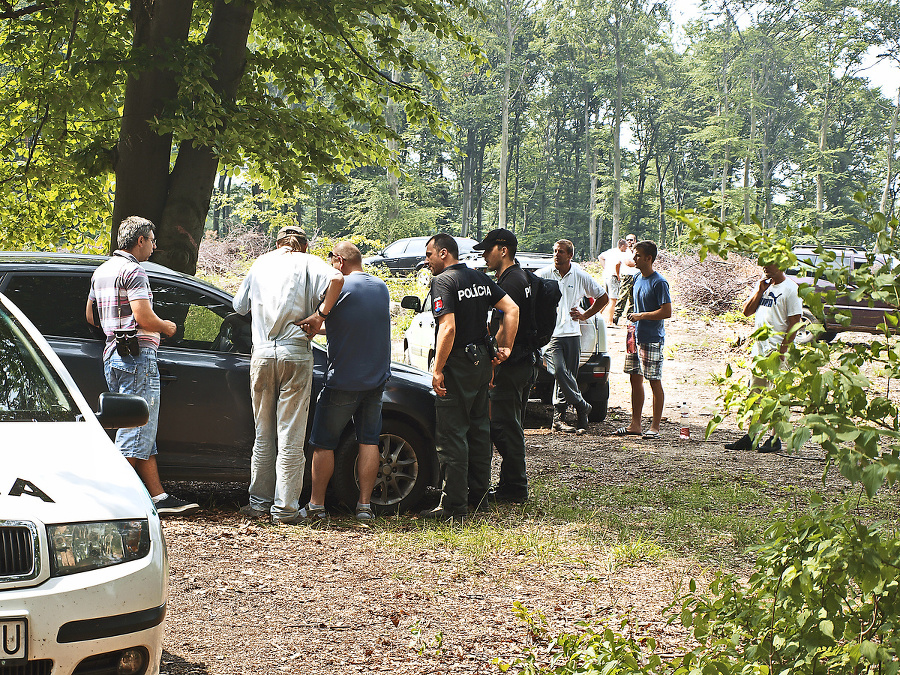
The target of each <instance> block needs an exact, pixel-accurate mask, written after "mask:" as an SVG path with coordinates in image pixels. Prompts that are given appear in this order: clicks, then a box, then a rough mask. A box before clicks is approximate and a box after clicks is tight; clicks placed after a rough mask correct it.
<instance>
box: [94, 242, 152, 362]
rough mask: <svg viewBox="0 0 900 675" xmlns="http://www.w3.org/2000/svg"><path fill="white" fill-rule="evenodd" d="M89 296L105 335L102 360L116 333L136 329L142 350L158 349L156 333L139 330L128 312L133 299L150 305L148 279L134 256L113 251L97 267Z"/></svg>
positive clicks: (108, 355) (107, 355)
mask: <svg viewBox="0 0 900 675" xmlns="http://www.w3.org/2000/svg"><path fill="white" fill-rule="evenodd" d="M88 297H89V298H90V299H91V301H93V302H96V303H97V309H98V311H99V313H100V326H101V328H102V329H103V332H104V333H105V334H106V346H105V347H104V348H103V358H104V359H108V358H109V357H110V355H111V354H112V353H113V350H114V349H115V346H116V338H115V333H114V331H116V330H125V329H131V328H137V336H138V342H139V343H140V345H141V347H150V348H152V349H157V348H158V347H159V333H154V332H152V331H147V330H143V329H142V328H139V327H138V325H137V321H136V320H135V318H134V316H133V315H132V313H131V301H132V300H149V301H150V303H151V304H152V303H153V293H152V292H151V291H150V279H149V278H148V277H147V273H146V272H145V271H144V268H143V267H141V264H140V263H139V262H138V261H137V258H135V257H134V256H133V255H131V254H130V253H128V252H126V251H116V252H115V253H113V255H112V257H111V258H110V259H109V260H107V261H106V262H105V263H103V264H102V265H100V267H98V268H97V269H96V271H95V272H94V276H93V277H91V292H90V294H89V296H88Z"/></svg>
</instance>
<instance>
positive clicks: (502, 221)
mask: <svg viewBox="0 0 900 675" xmlns="http://www.w3.org/2000/svg"><path fill="white" fill-rule="evenodd" d="M510 5H511V0H504V2H503V8H504V9H505V10H506V54H505V59H506V68H505V72H504V74H503V102H502V105H503V112H502V117H501V122H500V127H501V130H500V185H499V188H498V192H499V198H500V199H499V205H498V211H497V223H498V227H503V228H505V227H506V177H507V173H508V167H507V157H508V155H509V71H510V68H511V67H512V46H513V38H514V37H515V34H516V33H515V28H514V27H513V24H512V16H511V15H512V7H511V6H510ZM479 222H480V221H479ZM479 229H480V228H479Z"/></svg>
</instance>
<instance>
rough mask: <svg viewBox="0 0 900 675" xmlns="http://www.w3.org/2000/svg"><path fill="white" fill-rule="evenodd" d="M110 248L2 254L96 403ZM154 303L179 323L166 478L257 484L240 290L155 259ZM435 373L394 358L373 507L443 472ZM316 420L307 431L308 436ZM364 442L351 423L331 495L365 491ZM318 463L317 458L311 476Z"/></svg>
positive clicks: (316, 376)
mask: <svg viewBox="0 0 900 675" xmlns="http://www.w3.org/2000/svg"><path fill="white" fill-rule="evenodd" d="M105 260H106V258H105V257H103V256H79V255H68V254H31V253H2V252H0V292H3V293H5V294H6V295H7V297H9V298H10V299H11V300H12V301H13V302H14V303H16V305H18V306H19V307H20V308H21V309H22V311H23V312H25V314H26V315H27V316H28V318H29V319H31V321H32V323H34V324H35V325H36V326H37V328H38V330H40V331H41V333H42V334H43V335H44V336H45V337H46V338H47V341H48V342H49V343H50V345H51V346H52V347H53V350H54V351H55V352H56V353H57V354H58V355H59V357H60V358H61V359H62V361H63V363H64V364H65V366H66V368H67V369H68V370H69V372H70V373H71V374H72V377H73V378H74V379H75V382H76V383H77V384H78V387H79V388H80V389H81V391H82V393H83V394H84V395H85V397H86V398H87V399H88V400H97V397H98V396H99V394H100V393H102V392H105V391H106V390H107V387H106V380H105V378H104V375H103V361H102V352H103V345H104V339H103V334H102V333H101V332H100V331H99V330H98V329H96V328H94V327H92V326H90V325H89V324H88V323H87V322H86V321H85V317H84V310H85V303H86V301H87V296H88V291H89V289H90V281H91V275H92V274H93V272H94V270H95V269H96V268H97V267H98V266H99V265H100V264H101V263H103V262H104V261H105ZM143 267H144V269H145V270H146V271H147V275H148V276H149V278H150V286H151V288H152V291H153V305H154V309H155V311H156V313H157V314H158V315H159V316H160V317H162V318H163V319H170V320H171V321H174V322H175V324H176V326H177V327H178V330H177V331H176V333H175V335H174V336H172V337H171V338H165V339H163V341H162V343H161V344H160V348H159V352H158V362H159V374H160V380H161V385H162V395H161V401H160V417H159V432H158V436H157V444H158V447H159V455H158V457H157V461H158V463H159V471H160V475H161V476H162V477H163V479H166V480H201V481H232V480H240V481H246V480H249V476H250V457H251V451H252V448H253V441H254V437H255V432H254V423H253V410H252V407H251V403H250V351H251V343H250V324H249V323H248V322H247V320H245V318H244V317H241V316H239V315H237V314H234V312H233V309H232V304H231V302H232V297H231V296H230V295H229V294H228V293H226V292H225V291H223V290H221V289H219V288H216V287H215V286H212V285H210V284H207V283H205V282H203V281H201V280H199V279H197V278H195V277H192V276H189V275H185V274H180V273H178V272H174V271H172V270H170V269H168V268H166V267H163V266H161V265H157V264H154V263H151V262H147V263H143ZM313 347H314V349H313V352H314V359H315V365H314V369H313V397H312V401H311V404H310V411H309V413H310V422H311V421H312V415H313V412H314V410H315V399H316V396H317V395H318V392H319V390H320V389H321V388H322V386H323V381H324V368H325V350H324V348H322V347H321V346H319V345H316V344H314V345H313ZM434 420H435V413H434V395H433V393H432V390H431V378H430V377H428V376H426V375H425V374H423V373H421V372H419V371H417V370H416V369H414V368H410V367H409V366H406V365H403V364H400V363H396V362H395V363H392V364H391V378H390V379H389V380H388V383H387V386H386V387H385V392H384V426H383V428H382V433H381V444H380V447H381V467H380V469H379V473H378V478H377V483H376V487H375V492H374V494H373V499H372V502H373V505H374V506H375V507H376V508H377V509H378V510H380V511H381V512H385V511H389V510H397V509H407V508H412V507H414V506H415V505H416V503H417V502H418V501H419V499H420V498H421V497H422V495H423V494H424V492H425V490H426V488H427V487H428V486H429V485H434V484H435V483H436V480H437V456H436V453H435V447H434ZM311 426H312V425H311V423H310V424H309V425H308V427H307V434H308V433H309V430H310V427H311ZM356 456H357V445H356V442H355V437H354V434H353V431H352V429H351V428H350V427H348V428H347V429H346V430H345V433H344V436H343V437H342V440H341V444H340V447H339V448H338V450H337V452H336V453H335V474H334V478H333V479H332V484H331V487H332V492H333V496H334V497H336V498H337V499H338V500H340V501H343V502H344V503H346V504H349V505H353V504H355V500H356V498H357V496H358V488H357V485H358V484H357V481H356ZM308 472H309V462H307V478H308V475H309V474H308Z"/></svg>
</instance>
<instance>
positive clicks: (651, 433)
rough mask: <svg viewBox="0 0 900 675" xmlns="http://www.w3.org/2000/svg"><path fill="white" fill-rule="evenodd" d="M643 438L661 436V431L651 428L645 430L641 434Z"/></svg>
mask: <svg viewBox="0 0 900 675" xmlns="http://www.w3.org/2000/svg"><path fill="white" fill-rule="evenodd" d="M641 438H659V432H658V431H651V430H650V429H647V431H645V432H644V433H643V434H642V435H641Z"/></svg>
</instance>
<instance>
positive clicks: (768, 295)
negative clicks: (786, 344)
mask: <svg viewBox="0 0 900 675" xmlns="http://www.w3.org/2000/svg"><path fill="white" fill-rule="evenodd" d="M802 313H803V301H802V300H801V299H800V295H799V293H798V288H797V284H796V283H795V282H794V281H793V279H791V278H789V277H786V278H785V280H784V281H782V282H781V283H780V284H772V285H771V286H769V287H768V288H767V289H766V290H765V292H764V293H763V296H762V298H761V299H760V301H759V307H758V308H757V310H756V328H761V327H762V326H770V327H771V328H772V330H775V331H778V333H779V334H776V335H772V336H771V337H770V338H769V339H768V340H761V341H759V342H757V343H756V344H755V345H753V353H754V355H756V356H765V355H766V354H769V353H770V352H773V351H775V350H776V349H778V348H779V347H781V343H782V341H783V340H784V332H785V331H787V329H788V317H789V316H798V315H800V314H802Z"/></svg>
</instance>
